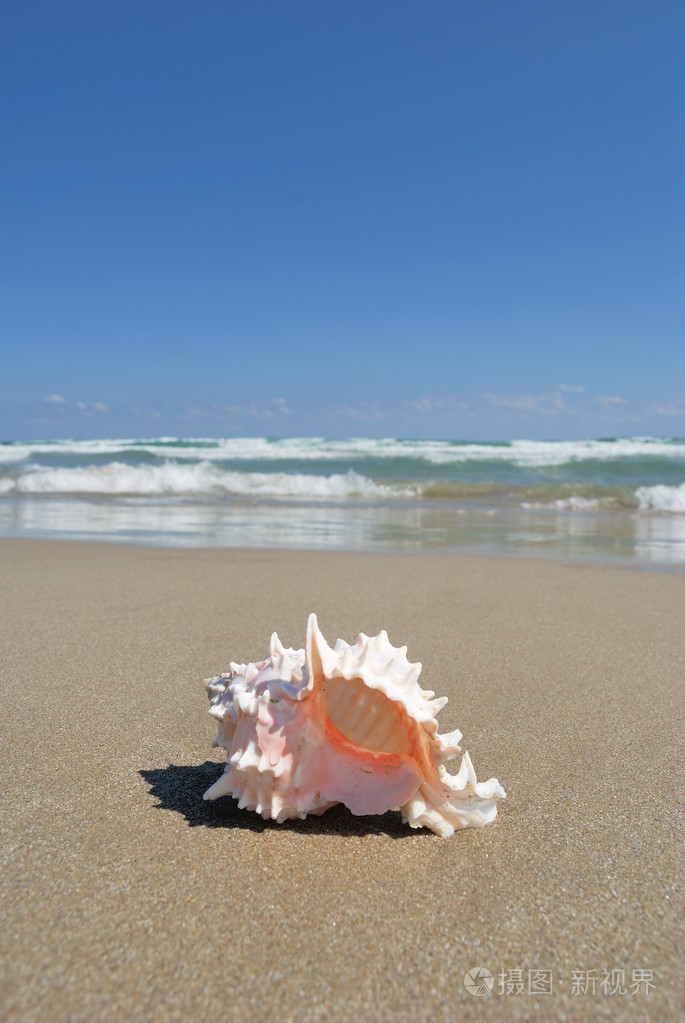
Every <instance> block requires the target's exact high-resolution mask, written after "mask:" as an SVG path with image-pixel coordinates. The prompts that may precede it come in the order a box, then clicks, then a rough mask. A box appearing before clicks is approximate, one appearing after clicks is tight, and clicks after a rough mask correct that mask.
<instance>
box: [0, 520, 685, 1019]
mask: <svg viewBox="0 0 685 1023" xmlns="http://www.w3.org/2000/svg"><path fill="white" fill-rule="evenodd" d="M0 559H1V562H2V564H3V572H4V576H5V580H6V582H5V586H4V587H3V589H2V591H0V609H1V617H2V621H3V630H2V631H3V636H4V643H5V651H4V654H3V661H2V669H1V674H2V685H3V690H4V694H5V714H4V717H3V724H2V730H3V732H4V733H5V735H4V739H5V742H4V745H5V748H6V749H7V751H8V753H7V766H6V771H5V776H4V786H5V805H6V807H7V811H6V815H5V816H6V823H5V828H4V838H5V841H4V843H3V850H2V852H1V853H0V855H1V856H2V876H3V882H2V884H3V887H4V889H5V895H4V900H5V907H6V909H5V920H6V924H5V927H4V928H3V929H2V931H0V951H2V954H3V958H4V962H5V969H6V973H5V977H4V980H3V982H2V984H3V990H2V1001H3V1004H4V1005H5V1007H6V1012H7V1019H8V1020H11V1021H12V1023H19V1021H21V1023H33V1021H34V1020H35V1021H36V1023H37V1021H38V1020H41V1019H46V1018H49V1019H50V1020H51V1023H72V1021H80V1020H83V1021H84V1023H85V1021H92V1020H95V1021H100V1020H102V1021H103V1023H104V1021H105V1020H107V1021H109V1020H127V1021H132V1020H133V1021H136V1023H137V1021H138V1020H146V1021H147V1020H153V1021H155V1023H156V1021H158V1020H159V1021H160V1023H161V1021H162V1020H165V1021H166V1020H169V1021H171V1023H175V1021H178V1023H181V1021H187V1020H188V1019H190V1018H204V1019H205V1020H207V1021H210V1023H213V1021H214V1020H217V1021H218V1020H222V1021H223V1020H230V1021H233V1020H236V1021H237V1020H238V1019H240V1018H243V1019H244V1018H248V1017H251V1018H255V1019H263V1020H265V1021H266V1020H268V1021H271V1020H273V1021H274V1023H276V1021H277V1020H278V1023H281V1021H287V1020H291V1019H292V1020H296V1019H297V1020H301V1021H303V1023H316V1021H319V1020H325V1019H335V1020H336V1023H337V1021H340V1023H346V1021H348V1020H349V1021H352V1020H359V1019H373V1020H374V1023H376V1020H378V1021H380V1023H385V1021H388V1023H390V1021H391V1020H392V1021H393V1023H396V1021H397V1020H398V1019H408V1018H413V1019H416V1020H417V1021H423V1020H428V1019H431V1020H435V1021H438V1023H453V1021H454V1019H456V1018H460V1019H466V1020H474V1021H476V1020H482V1019H483V1018H485V1019H493V1020H496V1019H501V1018H502V1016H503V1014H506V1016H507V1019H512V1020H515V1021H516V1020H519V1019H520V1020H525V1019H529V1018H530V1017H531V1015H533V1014H535V1013H537V1012H538V1011H540V1012H542V1013H543V1014H545V1015H546V1014H549V1015H550V1017H553V1018H559V1017H560V1016H561V1014H564V1013H565V1014H566V1016H567V1018H568V1019H573V1020H588V1021H589V1020H594V1019H597V1018H598V1016H600V1015H602V1014H606V1013H607V1012H610V1013H611V1018H614V1019H626V1020H631V1019H635V1020H644V1019H654V1020H655V1021H656V1020H660V1021H662V1020H665V1021H668V1020H671V1019H673V1020H675V1019H677V1018H678V1012H679V1005H680V1006H681V1005H682V1001H683V995H684V994H685V992H684V991H683V980H682V971H681V967H680V961H679V957H678V954H677V947H678V940H677V939H678V935H682V930H683V926H682V914H681V912H680V906H679V902H678V900H679V898H680V896H679V894H678V878H679V877H681V876H682V862H681V859H680V856H679V852H678V847H677V842H676V815H675V802H676V799H677V795H678V794H679V793H680V794H682V781H681V779H680V778H679V774H678V754H677V750H678V749H679V748H680V745H681V728H680V726H679V723H678V721H677V720H675V717H674V714H675V712H676V711H677V709H678V708H679V707H680V706H681V704H680V702H679V700H680V695H681V671H680V667H679V665H680V664H681V663H682V659H683V654H684V653H685V648H684V644H683V639H682V634H681V633H682V629H681V624H682V610H683V607H684V606H685V587H684V586H683V581H682V578H681V573H679V572H677V571H666V572H663V571H657V572H644V571H642V570H640V571H636V572H627V571H626V569H625V567H624V566H622V565H621V566H619V565H616V564H613V563H612V564H607V563H601V564H596V563H588V562H573V561H571V560H561V561H557V560H553V559H551V558H525V557H521V558H519V557H509V556H507V557H504V556H498V555H476V554H469V555H468V557H463V556H462V555H461V554H443V553H440V554H413V555H412V557H411V558H406V557H404V556H403V555H397V554H385V553H383V554H381V555H380V556H374V557H370V556H369V555H368V554H363V553H350V552H348V553H345V552H298V551H281V550H275V549H266V550H254V549H250V550H228V549H218V550H217V549H209V548H197V549H179V548H161V547H146V546H142V545H140V546H139V545H126V544H119V543H117V544H112V543H98V542H92V543H83V542H82V541H72V542H70V541H62V540H60V541H54V542H53V541H42V540H23V539H20V540H7V539H0ZM628 567H638V566H632V565H631V566H628ZM579 568H580V569H582V570H581V571H578V569H579ZM312 610H313V611H316V612H317V613H318V616H319V623H320V625H321V627H322V630H323V631H324V634H325V635H326V638H327V639H328V640H329V642H331V643H332V642H333V641H334V640H335V638H336V637H337V636H342V637H343V638H344V639H346V640H348V641H350V642H352V641H354V639H355V638H356V636H357V633H358V632H359V631H364V632H366V633H367V634H369V635H374V634H375V633H376V632H377V631H379V630H380V629H381V628H385V629H387V630H388V633H389V637H390V641H391V642H392V643H393V644H394V645H402V644H405V643H406V644H407V645H408V657H409V658H410V660H412V661H416V660H419V661H422V662H423V672H422V675H421V679H420V681H421V684H422V685H423V687H424V688H431V689H434V690H435V691H436V695H438V696H442V695H445V696H449V697H450V702H449V704H448V706H447V707H446V708H445V709H444V710H443V711H442V712H441V713H440V716H439V722H440V730H441V731H448V730H450V729H452V728H456V727H459V728H460V729H461V731H462V732H463V735H464V739H463V741H462V743H461V745H462V749H463V750H464V751H466V750H468V751H469V752H470V754H471V756H472V759H473V763H474V766H475V769H476V773H477V775H478V779H479V781H480V780H486V779H487V778H489V777H491V776H493V775H494V776H496V777H497V778H499V780H500V782H501V783H502V785H503V786H504V788H505V789H506V791H507V799H506V800H505V801H503V802H502V803H501V804H500V807H499V814H498V817H497V820H496V822H495V823H494V824H492V825H488V826H486V827H485V828H483V829H480V830H475V829H469V830H467V831H463V832H459V833H457V834H456V835H454V836H453V837H452V838H449V839H440V838H437V836H434V835H432V834H431V833H429V832H426V831H423V830H422V831H411V830H410V829H408V828H406V827H404V826H402V825H401V823H400V822H399V820H398V815H396V814H393V813H390V814H386V815H384V816H383V817H370V818H363V817H353V816H352V815H351V814H349V813H348V812H347V811H346V810H344V808H342V807H336V808H333V809H332V810H329V811H327V813H325V814H324V815H323V816H322V817H320V818H308V819H307V820H305V821H293V822H286V824H284V825H276V824H273V823H271V822H265V821H263V820H262V819H261V818H260V817H258V816H257V815H255V814H250V813H248V812H247V811H240V810H238V809H237V805H236V804H235V802H234V801H232V800H230V799H228V798H224V799H221V800H218V801H217V802H216V803H205V802H203V801H202V798H201V797H202V792H203V791H204V789H205V788H206V787H208V784H211V781H212V780H214V778H215V777H216V776H217V775H218V774H219V773H220V772H221V770H222V766H221V765H222V760H223V757H222V756H221V755H220V752H219V751H217V750H212V749H211V742H212V740H213V738H214V734H215V728H214V723H213V722H212V720H211V719H210V717H209V715H208V714H207V708H208V703H207V700H206V696H205V694H204V690H203V687H202V686H201V681H202V679H203V678H205V677H207V676H209V675H213V674H216V673H217V672H220V671H223V670H225V668H226V666H227V664H228V662H229V660H238V661H241V660H255V659H256V658H258V657H261V656H263V655H264V652H265V650H266V647H267V645H268V640H269V635H270V633H271V631H273V630H274V629H276V630H277V631H278V633H279V636H280V637H281V639H282V641H283V642H284V643H285V644H286V645H293V646H296V647H299V646H301V645H302V642H303V639H304V627H305V623H306V615H307V613H308V612H309V611H312ZM455 766H456V762H455ZM476 966H483V967H487V968H489V969H490V970H491V972H492V974H493V977H494V988H493V991H492V992H491V994H490V995H489V996H487V997H475V996H473V995H471V994H469V992H468V991H467V990H466V989H465V987H464V983H463V979H464V975H465V973H466V972H467V970H470V969H472V968H474V967H476ZM603 969H607V970H619V971H620V970H622V971H624V974H625V976H626V979H627V983H628V984H629V983H630V982H631V979H632V976H633V973H634V971H651V976H652V980H653V986H652V989H651V990H650V991H647V992H645V990H644V984H643V985H642V987H641V988H640V990H639V991H638V992H637V993H636V994H634V995H630V994H628V995H623V996H621V995H619V994H615V995H610V994H606V995H605V994H602V992H601V990H600V988H599V986H597V990H596V993H595V994H594V995H592V994H590V993H577V994H575V995H573V994H572V982H573V975H574V973H576V974H578V973H579V971H586V972H587V971H592V970H597V971H598V973H597V985H599V979H600V978H601V975H602V974H601V971H602V970H603ZM514 970H523V971H524V974H525V977H526V982H527V980H528V973H529V971H533V970H541V971H548V972H550V971H551V974H552V976H553V982H554V983H553V990H552V991H551V992H550V993H543V994H539V995H538V996H535V995H533V994H529V993H527V992H526V993H525V994H522V995H513V994H507V993H504V992H502V993H500V991H499V989H498V977H499V974H500V972H503V973H504V975H505V977H506V976H508V972H509V971H514ZM536 1003H539V1010H538V1009H536V1008H535V1005H536Z"/></svg>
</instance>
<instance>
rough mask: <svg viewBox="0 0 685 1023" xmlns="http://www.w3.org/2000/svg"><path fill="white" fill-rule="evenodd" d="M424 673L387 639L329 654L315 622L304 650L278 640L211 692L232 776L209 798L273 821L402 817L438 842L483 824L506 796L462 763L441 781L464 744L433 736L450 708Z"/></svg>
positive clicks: (341, 645) (338, 647)
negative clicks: (340, 812) (331, 815)
mask: <svg viewBox="0 0 685 1023" xmlns="http://www.w3.org/2000/svg"><path fill="white" fill-rule="evenodd" d="M420 673H421V664H420V663H418V662H416V663H412V662H410V661H409V660H408V659H407V648H406V646H404V647H394V646H392V644H391V643H390V641H389V639H388V634H387V632H386V631H385V630H383V631H382V632H380V633H379V634H378V635H377V636H373V637H369V636H367V635H365V634H364V633H360V634H359V636H358V638H357V642H356V643H355V644H354V645H350V644H348V643H346V642H345V641H344V640H341V639H339V640H338V641H337V642H336V644H335V646H334V647H331V646H329V644H328V643H327V641H326V640H325V638H324V636H323V634H322V632H321V630H320V628H319V624H318V621H317V618H316V615H315V614H311V615H310V616H309V620H308V622H307V631H306V639H305V646H304V649H303V650H293V649H286V648H285V647H284V646H283V645H282V643H281V642H280V640H279V639H278V636H277V635H276V633H274V634H273V635H272V637H271V642H270V644H269V653H268V655H267V657H266V658H265V659H264V660H263V661H258V662H255V663H252V664H242V665H238V664H233V663H232V664H231V671H230V673H229V674H227V675H223V676H219V677H217V678H213V679H208V680H207V682H206V686H207V692H208V695H209V697H210V701H211V703H212V706H211V708H210V714H211V715H212V717H214V718H216V720H217V721H218V724H219V734H218V736H217V739H216V742H215V745H220V746H223V747H224V748H225V749H226V750H227V765H226V770H225V772H224V775H223V776H222V777H221V778H220V779H219V781H217V782H216V783H215V784H214V785H213V786H212V787H211V788H210V789H209V790H208V791H207V792H206V793H205V798H206V799H216V798H217V797H219V796H222V795H226V794H230V795H233V796H234V797H235V798H237V799H238V801H239V802H238V805H239V806H240V807H246V808H248V809H251V810H255V811H256V812H257V813H260V814H262V816H264V817H271V818H272V819H274V820H277V821H283V820H286V819H287V818H288V817H304V816H306V815H307V814H308V813H322V812H323V811H324V810H326V809H327V808H328V807H329V806H332V805H334V804H335V803H337V802H342V803H345V804H346V805H347V806H348V807H349V808H350V810H351V811H352V813H355V814H368V813H383V812H385V810H389V809H391V808H393V807H399V808H400V810H401V812H402V818H403V820H404V821H405V822H406V823H408V824H409V825H410V826H411V827H415V828H416V827H427V828H430V829H431V830H432V831H434V832H436V833H437V834H438V835H451V834H452V833H453V832H454V831H455V830H457V829H459V828H464V827H480V826H482V825H483V824H487V823H490V822H491V821H492V820H494V818H495V816H496V814H497V801H498V800H499V799H504V798H505V792H504V789H503V788H502V787H501V785H500V784H499V782H498V781H497V779H496V778H491V779H490V780H489V781H487V782H482V783H479V782H478V781H477V779H476V775H475V771H474V769H473V765H472V763H471V759H470V757H469V755H468V753H465V754H464V756H463V758H462V761H461V766H460V769H459V771H458V773H457V774H456V775H452V774H450V773H449V772H448V771H447V769H446V767H445V763H446V762H447V761H449V760H451V759H452V758H454V757H455V756H457V755H458V754H459V753H460V752H461V749H460V747H459V741H460V739H461V732H460V731H459V730H458V729H455V730H454V731H452V732H448V733H445V734H444V735H441V734H440V732H439V731H438V722H437V720H436V715H437V714H438V712H439V711H440V710H441V708H442V707H443V706H444V705H445V703H447V699H446V698H444V697H440V698H435V693H434V692H432V691H431V690H424V689H422V688H421V686H420V685H419V682H418V679H419V675H420Z"/></svg>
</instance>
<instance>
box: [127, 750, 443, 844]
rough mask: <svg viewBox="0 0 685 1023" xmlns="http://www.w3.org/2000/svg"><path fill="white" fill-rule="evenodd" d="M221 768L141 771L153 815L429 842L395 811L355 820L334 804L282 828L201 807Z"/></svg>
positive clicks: (242, 813)
mask: <svg viewBox="0 0 685 1023" xmlns="http://www.w3.org/2000/svg"><path fill="white" fill-rule="evenodd" d="M223 770H224V765H223V764H220V763H216V761H214V760H205V762H204V764H198V765H197V766H193V765H184V764H178V765H177V764H169V765H168V767H155V768H152V769H150V770H141V771H139V772H138V774H140V776H141V777H142V778H143V779H144V780H145V781H146V782H147V784H148V785H149V786H150V794H151V795H153V796H155V798H156V799H158V800H159V802H158V803H157V806H156V807H155V809H156V810H172V811H174V812H175V813H180V814H182V815H183V816H184V817H185V819H186V820H187V822H188V824H189V826H190V827H191V828H198V827H205V828H240V829H241V830H243V831H256V832H262V831H294V832H297V833H298V834H302V835H338V836H339V835H356V836H363V835H388V836H389V837H390V838H414V839H417V838H420V837H421V836H424V837H428V836H430V834H431V833H430V832H428V831H425V830H423V829H422V830H421V831H416V830H412V829H410V828H409V827H408V825H406V824H403V823H402V817H401V815H400V813H399V812H398V811H397V810H391V811H389V812H388V813H384V814H381V815H374V816H371V815H370V816H368V817H355V816H354V815H353V814H352V813H350V811H349V810H348V809H347V807H346V806H342V804H338V805H337V806H332V807H331V808H330V810H326V812H325V813H324V814H322V815H321V816H320V817H315V816H312V817H306V818H305V819H304V820H288V821H284V822H283V823H282V824H277V823H276V822H275V821H271V820H264V819H263V818H262V817H260V816H259V814H256V813H252V812H251V811H249V810H240V809H239V808H238V803H237V802H236V800H235V799H233V798H231V797H230V796H222V797H221V798H220V799H216V800H214V801H212V802H209V801H208V802H205V801H204V800H203V798H202V796H203V794H204V793H205V792H206V791H207V789H208V788H209V787H210V785H212V784H213V783H214V782H215V781H216V780H217V778H219V777H220V775H221V774H223Z"/></svg>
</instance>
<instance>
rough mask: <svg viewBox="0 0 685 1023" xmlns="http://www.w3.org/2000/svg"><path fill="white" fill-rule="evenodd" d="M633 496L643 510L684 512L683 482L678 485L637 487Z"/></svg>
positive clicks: (684, 486)
mask: <svg viewBox="0 0 685 1023" xmlns="http://www.w3.org/2000/svg"><path fill="white" fill-rule="evenodd" d="M635 496H636V497H637V499H638V501H639V502H640V508H641V510H643V511H665V512H676V513H678V512H679V513H680V514H683V513H685V483H681V484H680V486H679V487H668V486H666V485H665V484H659V485H658V486H656V487H638V489H637V490H636V491H635Z"/></svg>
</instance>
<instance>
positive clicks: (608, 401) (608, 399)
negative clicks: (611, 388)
mask: <svg viewBox="0 0 685 1023" xmlns="http://www.w3.org/2000/svg"><path fill="white" fill-rule="evenodd" d="M597 401H598V402H599V404H600V405H601V406H602V408H607V409H609V408H615V407H616V405H627V404H628V402H627V401H626V399H625V398H619V396H618V395H617V394H602V395H600V396H599V398H598V399H597Z"/></svg>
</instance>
